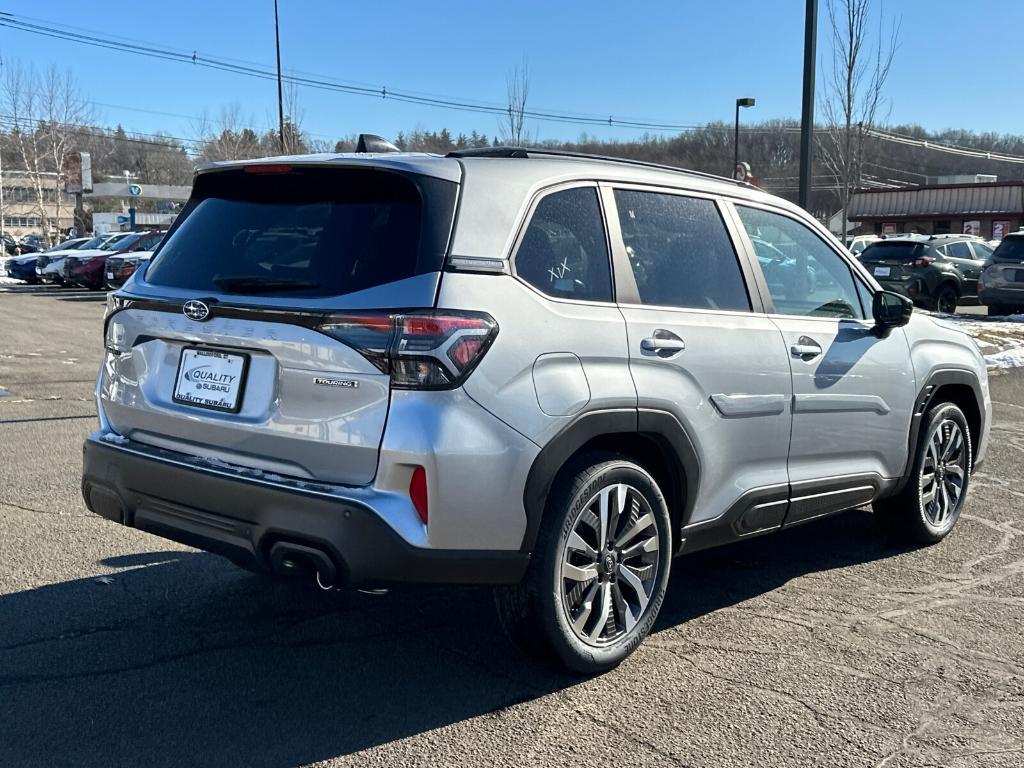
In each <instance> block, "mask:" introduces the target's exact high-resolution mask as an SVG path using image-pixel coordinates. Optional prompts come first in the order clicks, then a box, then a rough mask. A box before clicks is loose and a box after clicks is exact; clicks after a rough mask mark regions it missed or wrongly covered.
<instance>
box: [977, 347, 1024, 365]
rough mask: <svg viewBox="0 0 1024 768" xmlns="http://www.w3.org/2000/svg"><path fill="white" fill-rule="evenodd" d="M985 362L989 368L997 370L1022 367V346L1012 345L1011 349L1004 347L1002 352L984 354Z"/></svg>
mask: <svg viewBox="0 0 1024 768" xmlns="http://www.w3.org/2000/svg"><path fill="white" fill-rule="evenodd" d="M985 364H986V365H987V366H988V367H989V368H995V369H997V370H1005V369H1007V368H1024V347H1013V348H1011V349H1004V350H1003V351H1002V352H994V353H992V354H991V355H985Z"/></svg>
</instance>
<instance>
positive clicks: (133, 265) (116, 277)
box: [105, 246, 156, 291]
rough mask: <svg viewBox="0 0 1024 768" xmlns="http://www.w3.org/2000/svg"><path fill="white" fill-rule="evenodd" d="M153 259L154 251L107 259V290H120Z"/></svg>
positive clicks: (137, 252) (135, 252)
mask: <svg viewBox="0 0 1024 768" xmlns="http://www.w3.org/2000/svg"><path fill="white" fill-rule="evenodd" d="M152 247H154V248H155V247H156V246H152ZM151 258H153V251H134V252H132V253H126V254H124V255H123V256H111V257H110V258H108V259H107V266H106V268H105V274H106V281H105V285H106V288H107V290H110V291H113V290H116V289H118V288H120V287H121V286H122V285H124V284H125V283H126V282H128V279H129V278H130V277H131V276H132V275H134V274H135V271H136V270H138V269H140V268H142V267H144V266H145V265H146V264H148V263H149V260H150V259H151Z"/></svg>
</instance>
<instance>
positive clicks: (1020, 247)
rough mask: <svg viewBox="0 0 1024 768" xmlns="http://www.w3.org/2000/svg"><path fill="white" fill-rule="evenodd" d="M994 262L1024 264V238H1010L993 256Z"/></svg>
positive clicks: (1004, 241)
mask: <svg viewBox="0 0 1024 768" xmlns="http://www.w3.org/2000/svg"><path fill="white" fill-rule="evenodd" d="M992 261H1015V262H1024V237H1008V238H1006V239H1005V240H1003V242H1001V243H1000V244H999V247H998V248H996V252H995V253H993V254H992Z"/></svg>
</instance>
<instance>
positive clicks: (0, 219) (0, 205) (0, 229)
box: [0, 152, 5, 254]
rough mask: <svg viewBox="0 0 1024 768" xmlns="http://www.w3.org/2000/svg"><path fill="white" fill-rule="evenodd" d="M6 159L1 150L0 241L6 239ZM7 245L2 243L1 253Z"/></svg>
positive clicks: (0, 246)
mask: <svg viewBox="0 0 1024 768" xmlns="http://www.w3.org/2000/svg"><path fill="white" fill-rule="evenodd" d="M4 234H5V231H4V161H3V152H0V241H3V239H4ZM4 248H5V246H3V245H0V254H2V253H3V252H4Z"/></svg>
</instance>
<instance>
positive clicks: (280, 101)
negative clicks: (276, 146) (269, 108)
mask: <svg viewBox="0 0 1024 768" xmlns="http://www.w3.org/2000/svg"><path fill="white" fill-rule="evenodd" d="M274 42H275V44H276V45H277V123H278V134H279V136H280V139H281V154H282V155H283V154H285V148H284V95H283V93H282V89H281V31H280V27H279V26H278V23H277V0H274Z"/></svg>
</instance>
